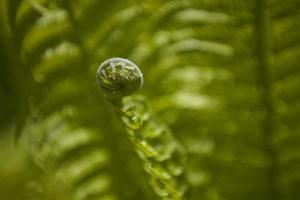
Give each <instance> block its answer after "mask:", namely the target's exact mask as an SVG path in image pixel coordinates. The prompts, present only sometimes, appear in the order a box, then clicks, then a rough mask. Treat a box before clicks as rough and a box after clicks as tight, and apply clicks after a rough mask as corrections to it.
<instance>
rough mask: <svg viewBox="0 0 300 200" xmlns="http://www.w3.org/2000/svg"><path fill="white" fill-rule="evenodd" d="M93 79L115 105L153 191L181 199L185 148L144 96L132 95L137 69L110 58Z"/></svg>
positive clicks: (140, 79)
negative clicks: (155, 113) (155, 114)
mask: <svg viewBox="0 0 300 200" xmlns="http://www.w3.org/2000/svg"><path fill="white" fill-rule="evenodd" d="M97 81H98V84H99V86H100V88H101V89H102V90H103V92H104V93H105V95H106V97H107V98H108V100H109V101H110V102H111V103H112V104H113V105H114V107H115V108H116V111H117V114H118V116H119V118H120V120H121V121H122V124H123V125H124V127H125V128H126V130H127V137H128V138H129V140H130V142H131V144H132V147H133V149H134V150H135V152H136V153H137V155H138V157H139V159H140V160H141V162H142V164H143V169H144V171H145V173H146V175H147V177H148V180H149V184H150V185H151V187H152V188H153V190H154V192H155V193H156V194H157V196H158V197H159V198H160V199H164V200H181V199H183V195H184V193H185V191H186V189H187V186H186V184H185V181H184V176H183V174H184V166H185V162H186V154H185V150H184V149H183V147H182V146H181V145H180V144H179V142H178V141H176V139H175V138H174V136H173V134H172V132H171V130H170V129H169V128H168V127H167V126H166V125H165V124H164V123H162V122H161V121H159V120H158V119H157V118H156V117H155V116H154V114H153V112H152V111H151V109H150V106H149V104H148V103H147V101H146V99H145V97H143V96H141V95H132V94H133V93H134V92H136V91H137V90H138V89H139V88H140V87H141V86H142V84H143V76H142V73H141V71H140V70H139V68H138V67H137V66H136V65H135V64H133V63H132V62H131V61H128V60H126V59H122V58H112V59H109V60H107V61H105V62H104V63H103V64H101V65H100V67H99V69H98V72H97Z"/></svg>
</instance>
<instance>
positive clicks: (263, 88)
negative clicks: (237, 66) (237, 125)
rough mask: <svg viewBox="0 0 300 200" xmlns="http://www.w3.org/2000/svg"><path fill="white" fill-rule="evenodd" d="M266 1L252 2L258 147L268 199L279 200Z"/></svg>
mask: <svg viewBox="0 0 300 200" xmlns="http://www.w3.org/2000/svg"><path fill="white" fill-rule="evenodd" d="M270 3H271V2H270V0H256V2H255V10H254V13H256V15H255V17H256V19H255V32H256V56H257V71H258V88H259V90H260V96H261V102H262V105H263V107H264V108H265V116H264V118H263V121H262V131H263V133H262V145H263V151H264V153H265V155H266V157H267V159H269V161H268V162H267V173H268V174H267V179H268V180H267V181H268V189H269V195H270V199H274V200H281V199H283V197H282V191H281V190H280V186H279V163H278V157H277V153H276V151H275V148H274V146H273V144H272V139H273V137H274V100H273V98H272V81H271V66H272V37H271V30H272V29H271V28H272V19H271V10H270Z"/></svg>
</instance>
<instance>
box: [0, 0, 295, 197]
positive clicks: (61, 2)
mask: <svg viewBox="0 0 300 200" xmlns="http://www.w3.org/2000/svg"><path fill="white" fill-rule="evenodd" d="M299 44H300V1H299V0H285V1H283V0H110V1H106V0H0V78H1V79H0V199H1V200H31V199H32V200H40V199H41V200H44V199H45V200H46V199H47V200H50V199H51V200H62V199H64V200H65V199H72V200H73V199H74V200H77V199H78V200H86V199H97V200H127V199H128V200H133V199H138V200H140V199H142V200H150V199H151V200H153V199H156V198H157V197H155V196H154V194H153V192H152V191H151V189H150V188H149V186H148V184H147V179H146V178H145V177H144V174H143V171H142V170H141V167H140V163H139V161H138V160H137V158H136V156H135V154H134V152H133V151H132V149H131V146H130V144H129V142H128V140H127V138H126V136H125V134H124V128H123V127H122V126H121V124H120V122H119V121H118V120H117V119H116V116H115V115H114V113H113V111H112V110H111V107H110V105H109V104H107V103H106V101H105V100H104V98H103V97H102V96H101V94H99V91H98V87H97V85H96V80H95V78H96V71H97V68H98V66H99V64H100V63H101V62H103V61H104V60H106V59H108V58H111V57H123V58H129V59H130V60H132V61H133V62H134V63H136V64H137V65H138V66H139V67H140V68H141V70H142V72H143V74H144V86H143V89H142V90H141V91H140V93H141V94H143V95H145V96H146V97H147V99H148V100H149V102H150V103H151V106H152V109H153V111H154V112H155V113H156V115H157V116H160V118H161V119H162V120H163V121H164V122H165V123H166V124H167V125H168V126H169V127H170V128H171V130H172V131H173V134H174V136H175V137H176V138H177V139H178V141H180V142H181V143H182V144H183V146H184V147H185V148H186V151H187V154H188V162H187V165H186V181H187V183H188V185H189V190H188V191H187V193H186V196H185V198H186V199H188V200H200V199H204V200H299V199H300V190H299V189H300V126H299V125H300V102H299V97H300V92H299V91H300V90H299V86H300V67H299V65H300V46H299ZM162 145H163V144H162Z"/></svg>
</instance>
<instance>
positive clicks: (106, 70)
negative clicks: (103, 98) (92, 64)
mask: <svg viewBox="0 0 300 200" xmlns="http://www.w3.org/2000/svg"><path fill="white" fill-rule="evenodd" d="M97 82H98V85H99V87H100V88H101V89H102V90H103V91H104V93H105V95H107V96H109V97H122V96H128V95H131V94H133V93H134V92H136V91H137V90H139V89H140V88H141V87H142V85H143V74H142V72H141V71H140V69H139V68H138V66H136V65H135V64H134V63H133V62H131V61H129V60H127V59H124V58H110V59H108V60H106V61H104V62H103V63H102V64H101V65H100V67H99V68H98V71H97Z"/></svg>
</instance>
